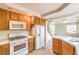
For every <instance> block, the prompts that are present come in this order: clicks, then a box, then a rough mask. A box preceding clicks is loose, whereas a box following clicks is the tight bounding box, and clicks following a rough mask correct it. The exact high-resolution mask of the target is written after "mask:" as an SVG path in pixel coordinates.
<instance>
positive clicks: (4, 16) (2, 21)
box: [0, 9, 9, 30]
mask: <svg viewBox="0 0 79 59" xmlns="http://www.w3.org/2000/svg"><path fill="white" fill-rule="evenodd" d="M8 25H9V11H6V10H3V9H0V30H8V29H9V26H8Z"/></svg>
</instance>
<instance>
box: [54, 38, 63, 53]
mask: <svg viewBox="0 0 79 59" xmlns="http://www.w3.org/2000/svg"><path fill="white" fill-rule="evenodd" d="M53 52H55V53H57V54H59V55H61V54H62V41H61V40H60V39H57V38H53Z"/></svg>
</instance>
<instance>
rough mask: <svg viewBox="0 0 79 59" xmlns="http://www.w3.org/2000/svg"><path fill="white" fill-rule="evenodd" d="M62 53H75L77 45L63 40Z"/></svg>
mask: <svg viewBox="0 0 79 59" xmlns="http://www.w3.org/2000/svg"><path fill="white" fill-rule="evenodd" d="M62 54H63V55H73V54H75V47H74V46H73V45H70V44H68V43H66V42H62Z"/></svg>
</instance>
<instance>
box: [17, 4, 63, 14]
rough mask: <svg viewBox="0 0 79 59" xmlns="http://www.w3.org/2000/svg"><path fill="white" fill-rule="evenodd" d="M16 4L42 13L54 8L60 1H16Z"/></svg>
mask: <svg viewBox="0 0 79 59" xmlns="http://www.w3.org/2000/svg"><path fill="white" fill-rule="evenodd" d="M18 5H20V6H22V7H24V8H26V9H28V10H31V11H34V12H36V13H38V14H39V15H42V14H45V13H47V12H49V11H53V10H56V9H57V8H59V7H60V6H61V5H62V3H18Z"/></svg>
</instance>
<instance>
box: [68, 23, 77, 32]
mask: <svg viewBox="0 0 79 59" xmlns="http://www.w3.org/2000/svg"><path fill="white" fill-rule="evenodd" d="M76 32H77V25H76V24H69V25H67V33H76Z"/></svg>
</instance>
